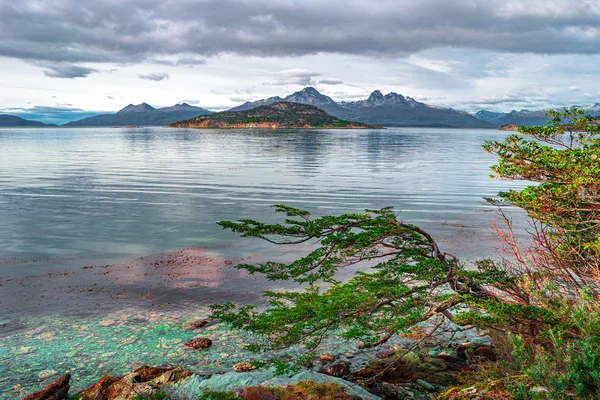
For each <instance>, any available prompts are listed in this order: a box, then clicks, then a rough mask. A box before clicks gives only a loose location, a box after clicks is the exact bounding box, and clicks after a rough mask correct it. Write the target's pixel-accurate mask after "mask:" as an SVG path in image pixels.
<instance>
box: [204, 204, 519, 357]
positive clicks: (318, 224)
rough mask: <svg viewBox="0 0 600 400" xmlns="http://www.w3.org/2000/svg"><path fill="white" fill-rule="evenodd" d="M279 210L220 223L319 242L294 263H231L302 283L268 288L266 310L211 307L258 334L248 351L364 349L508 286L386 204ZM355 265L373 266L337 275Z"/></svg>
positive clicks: (246, 233)
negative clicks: (275, 215)
mask: <svg viewBox="0 0 600 400" xmlns="http://www.w3.org/2000/svg"><path fill="white" fill-rule="evenodd" d="M275 208H276V211H277V212H280V213H283V214H284V215H285V221H284V223H282V224H265V223H262V222H259V221H254V220H250V219H245V220H241V221H237V222H231V221H222V222H219V224H220V225H221V226H222V227H224V228H226V229H230V230H232V231H234V232H238V233H241V234H242V236H243V237H258V238H262V239H264V240H267V241H269V242H271V243H275V244H299V243H304V242H307V241H309V240H311V241H317V242H318V245H317V246H316V247H315V248H314V250H313V251H311V252H309V253H308V254H307V255H305V256H304V257H300V258H299V259H297V260H295V261H292V262H291V263H278V262H266V263H262V264H258V265H252V264H241V265H238V266H237V268H242V269H246V270H248V271H250V272H251V273H260V274H263V275H265V276H266V277H267V278H269V279H272V280H291V281H295V282H297V283H299V284H303V285H304V288H303V289H302V290H288V291H270V292H266V293H265V296H266V297H267V298H268V299H269V302H270V306H269V307H268V308H267V309H266V310H257V309H255V308H254V307H252V306H244V307H240V308H238V307H236V306H235V305H234V304H231V303H227V304H223V305H214V306H212V310H213V317H214V318H217V319H220V320H221V321H224V322H227V323H229V324H231V325H232V326H233V327H235V328H238V329H245V330H249V331H251V332H253V333H255V334H258V335H260V336H261V337H262V338H264V339H263V340H259V341H258V342H257V343H253V344H251V345H250V346H249V348H250V349H251V350H255V351H264V350H271V349H281V348H287V347H290V346H293V345H302V346H304V347H305V348H306V350H307V354H305V358H310V357H311V356H313V354H312V353H311V352H312V351H314V350H315V349H317V348H318V346H319V345H320V343H321V341H322V340H323V338H324V337H326V336H327V335H330V334H333V333H336V334H339V335H341V337H343V338H346V339H351V340H358V341H361V342H362V343H363V346H374V345H378V344H381V343H383V342H385V341H386V340H387V339H389V337H390V336H391V335H392V334H393V333H395V332H406V331H408V330H409V329H410V328H411V327H413V326H414V325H415V324H417V323H419V322H421V321H424V320H427V319H429V318H431V317H432V316H434V315H441V314H443V313H445V312H447V311H448V310H450V309H453V308H455V307H456V306H458V305H459V304H461V303H464V302H466V301H479V300H483V299H488V297H489V296H488V294H487V293H486V292H485V291H483V290H482V285H484V284H489V283H491V282H495V281H502V282H505V284H506V285H510V284H511V279H510V278H508V277H506V276H505V275H504V274H503V273H502V272H501V271H499V270H498V269H497V268H496V266H495V264H493V263H482V264H481V265H482V267H481V268H479V269H477V270H467V269H465V268H463V266H462V265H461V264H460V263H459V262H458V260H457V259H456V258H455V257H453V256H452V255H449V254H446V253H442V252H441V251H440V249H439V248H438V246H437V244H436V242H435V241H434V240H433V238H432V237H431V236H430V235H429V234H428V233H427V232H425V231H423V230H421V229H420V228H418V227H416V226H414V225H410V224H405V223H402V222H400V221H399V220H398V219H397V217H396V214H395V213H394V212H393V210H392V209H391V208H383V209H381V210H366V211H365V212H364V213H352V214H342V215H339V216H324V217H319V218H312V217H311V215H310V213H309V212H307V211H305V210H299V209H296V208H291V207H286V206H282V205H277V206H275ZM357 264H361V265H368V266H370V267H371V268H370V269H369V268H367V269H366V270H365V271H361V272H357V273H356V274H355V275H354V276H353V277H352V278H350V279H348V280H346V281H345V282H341V281H340V280H339V279H338V278H337V275H336V274H337V272H338V271H339V270H340V269H342V268H345V267H348V266H351V265H357ZM305 361H306V359H303V358H300V359H299V360H297V362H298V363H302V362H305ZM281 368H283V366H281Z"/></svg>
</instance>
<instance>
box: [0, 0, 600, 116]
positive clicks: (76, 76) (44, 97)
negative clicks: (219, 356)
mask: <svg viewBox="0 0 600 400" xmlns="http://www.w3.org/2000/svg"><path fill="white" fill-rule="evenodd" d="M0 38H1V40H0V88H1V91H0V110H2V111H4V112H10V111H11V110H12V111H14V112H13V113H17V112H23V110H28V112H30V113H31V114H32V115H33V114H35V115H38V116H44V115H46V116H48V115H53V113H56V112H59V113H60V115H62V116H63V117H62V118H72V119H73V118H74V119H78V118H81V117H82V116H87V115H89V113H90V112H92V113H93V112H97V111H116V110H118V109H120V108H122V107H124V106H125V105H127V104H129V103H140V102H143V101H145V102H148V103H150V104H152V105H154V106H165V105H173V104H175V103H179V102H182V101H186V102H188V103H190V104H194V105H198V106H201V107H205V108H209V109H213V110H217V109H226V108H229V107H232V106H234V105H237V104H240V103H242V102H245V101H248V100H256V99H259V98H264V97H268V96H273V95H286V94H289V93H291V92H293V91H295V90H298V89H301V88H302V87H304V86H307V85H311V86H314V87H316V88H317V89H318V90H320V91H321V92H323V93H325V94H327V95H329V96H331V97H333V98H334V99H335V100H354V99H359V98H364V97H366V96H368V94H369V93H370V92H371V91H373V90H375V89H379V90H381V91H382V92H384V93H387V92H390V91H394V92H397V93H401V94H404V95H407V96H411V97H414V98H416V99H417V100H421V101H424V102H426V103H429V104H434V105H440V106H451V107H454V108H458V109H463V110H467V111H476V110H479V109H488V110H498V111H510V110H512V109H522V108H530V109H535V108H545V107H551V106H559V105H571V104H591V103H594V102H600V79H598V78H599V75H600V67H599V66H600V1H598V0H573V1H571V0H419V1H415V0H245V1H244V0H102V1H91V0H51V1H45V0H19V1H17V0H0ZM69 116H71V117H69ZM44 118H45V117H44Z"/></svg>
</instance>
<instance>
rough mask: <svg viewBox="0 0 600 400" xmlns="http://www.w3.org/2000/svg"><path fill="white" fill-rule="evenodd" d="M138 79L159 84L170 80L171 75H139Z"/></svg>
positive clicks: (161, 73)
mask: <svg viewBox="0 0 600 400" xmlns="http://www.w3.org/2000/svg"><path fill="white" fill-rule="evenodd" d="M138 78H140V79H145V80H147V81H155V82H159V81H162V80H165V79H169V74H167V73H164V72H159V73H155V74H138Z"/></svg>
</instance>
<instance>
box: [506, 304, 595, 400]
mask: <svg viewBox="0 0 600 400" xmlns="http://www.w3.org/2000/svg"><path fill="white" fill-rule="evenodd" d="M583 297H584V299H583V300H581V301H580V302H579V303H577V304H576V305H575V306H573V307H571V308H566V309H564V310H563V311H562V312H563V313H564V314H565V316H566V317H568V319H569V320H571V321H572V322H573V323H574V324H575V325H576V327H577V332H578V336H577V337H575V338H573V337H570V336H569V335H568V334H566V332H565V331H564V330H563V329H562V328H561V327H556V328H552V329H550V330H548V331H547V332H545V333H544V335H545V336H546V337H547V339H548V342H547V343H542V344H540V343H538V342H532V341H528V340H526V339H524V338H523V337H519V336H514V337H513V338H512V339H513V340H512V342H513V360H514V362H515V364H516V365H521V366H523V372H524V373H526V374H527V375H528V376H529V378H530V379H531V381H532V382H533V384H534V385H536V386H539V387H543V388H546V389H547V391H540V392H535V391H534V392H532V391H526V390H524V388H523V385H515V386H514V387H513V391H515V392H519V393H525V392H527V393H528V396H526V398H530V399H562V398H564V399H566V398H573V397H576V398H590V399H591V398H598V397H600V310H598V304H597V302H595V301H594V300H592V299H591V298H589V297H588V298H587V299H586V298H585V297H586V296H585V295H584V296H583Z"/></svg>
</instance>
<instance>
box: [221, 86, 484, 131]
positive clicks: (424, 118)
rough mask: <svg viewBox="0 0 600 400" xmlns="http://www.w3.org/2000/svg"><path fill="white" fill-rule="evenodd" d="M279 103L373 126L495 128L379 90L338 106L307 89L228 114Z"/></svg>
mask: <svg viewBox="0 0 600 400" xmlns="http://www.w3.org/2000/svg"><path fill="white" fill-rule="evenodd" d="M279 102H294V103H300V104H309V105H313V106H316V107H319V108H320V109H322V110H324V111H326V112H327V113H329V114H331V115H333V116H334V117H337V118H341V119H344V120H349V121H356V122H364V123H367V124H371V125H383V126H427V127H446V128H493V127H494V125H493V124H492V123H490V122H488V121H484V120H481V119H477V118H475V117H474V116H472V115H470V114H468V113H466V112H462V111H457V110H453V109H451V108H440V107H433V106H429V105H427V104H425V103H421V102H418V101H416V100H415V99H413V98H411V97H404V96H402V95H400V94H397V93H388V94H386V95H383V94H382V93H381V92H380V91H379V90H376V91H374V92H373V93H371V95H370V96H369V97H368V98H367V99H365V100H359V101H350V102H348V101H342V102H336V101H335V100H333V99H332V98H331V97H329V96H325V95H323V94H321V93H319V92H318V91H317V90H316V89H315V88H313V87H306V88H304V89H302V90H301V91H298V92H295V93H292V94H290V95H289V96H287V97H283V98H282V97H279V96H275V97H269V98H267V99H262V100H258V101H253V102H246V103H244V104H242V105H240V106H237V107H234V108H232V109H230V110H229V111H244V110H249V109H252V108H256V107H259V106H264V105H268V104H273V103H279Z"/></svg>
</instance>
